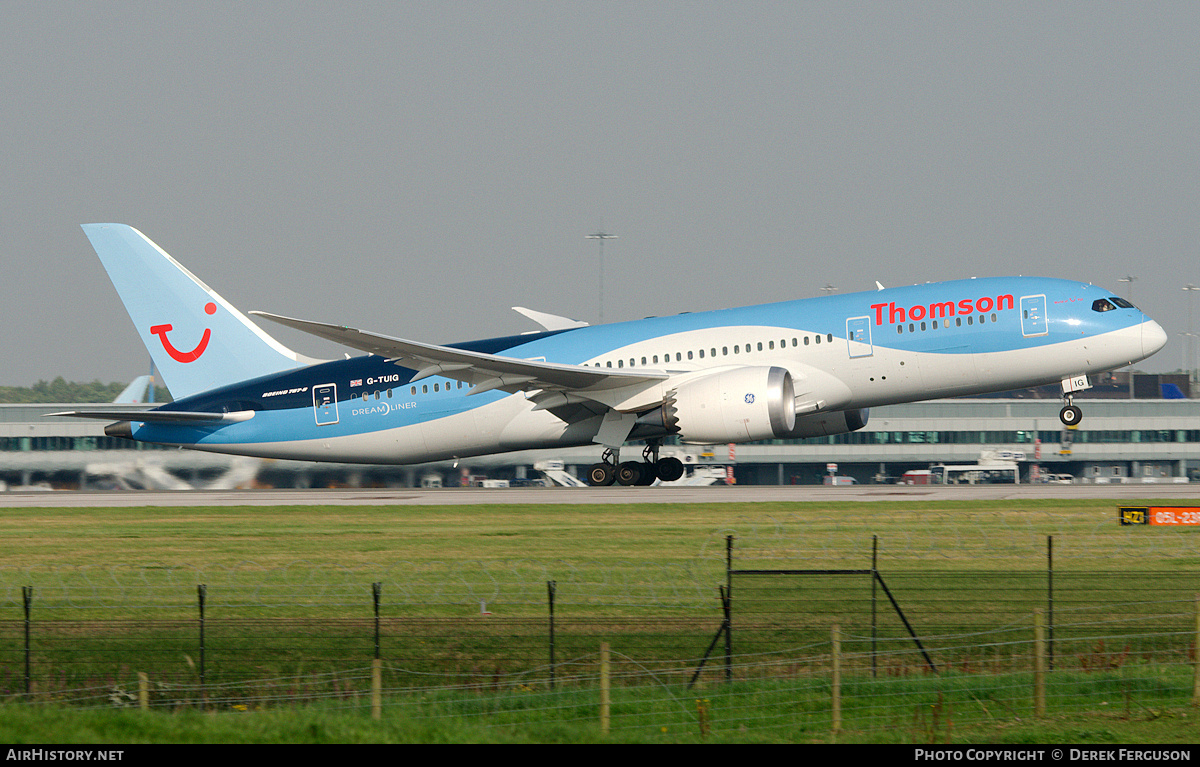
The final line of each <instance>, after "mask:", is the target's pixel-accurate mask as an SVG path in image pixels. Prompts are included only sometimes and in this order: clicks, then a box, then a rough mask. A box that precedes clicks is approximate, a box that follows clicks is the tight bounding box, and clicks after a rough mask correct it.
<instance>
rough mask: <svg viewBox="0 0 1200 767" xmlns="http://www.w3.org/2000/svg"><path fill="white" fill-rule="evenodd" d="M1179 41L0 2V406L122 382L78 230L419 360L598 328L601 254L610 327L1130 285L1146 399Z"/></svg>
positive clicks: (1186, 192)
mask: <svg viewBox="0 0 1200 767" xmlns="http://www.w3.org/2000/svg"><path fill="white" fill-rule="evenodd" d="M1197 40H1200V3H1196V2H1155V3H1133V2H1131V3H1121V4H1114V3H1105V2H1086V3H1074V2H1052V3H1051V2H1046V3H1018V2H999V3H977V2H961V3H954V2H948V3H925V2H902V3H901V2H896V3H889V2H868V3H853V2H841V1H840V2H832V3H824V2H766V3H762V2H736V3H728V2H713V3H709V2H645V1H643V2H620V1H619V0H605V1H604V2H520V1H516V2H399V1H397V2H386V3H372V2H353V3H344V2H329V1H325V2H314V3H302V2H286V3H278V2H233V3H214V2H187V3H163V2H145V3H135V2H124V1H121V0H115V1H114V0H106V1H105V2H83V1H72V2H61V1H58V2H56V1H53V0H51V1H50V2H47V1H46V0H40V1H39V2H23V1H21V0H6V1H5V2H4V3H2V4H0V140H2V141H3V142H4V151H3V153H2V154H0V185H2V187H3V190H4V195H3V204H2V205H0V222H2V227H0V258H2V259H3V266H4V271H3V279H2V280H0V313H2V314H0V350H2V357H0V359H2V360H3V367H2V368H0V385H28V384H30V383H33V382H34V381H36V380H38V379H40V378H46V379H49V378H53V377H54V376H57V375H62V376H65V377H66V378H68V379H74V380H92V379H94V378H99V379H101V380H104V381H110V380H127V379H131V378H133V377H134V376H136V375H139V374H141V373H143V372H144V371H145V369H146V368H147V367H148V364H149V361H148V355H147V353H146V352H145V351H144V349H143V348H142V345H141V343H140V342H139V341H138V339H137V337H136V336H135V334H134V331H133V328H132V325H131V323H130V321H129V320H128V318H127V316H126V315H125V312H124V309H123V308H122V306H121V304H120V301H119V300H118V298H117V296H116V294H115V292H114V290H113V288H112V286H111V284H110V283H109V282H108V279H107V277H106V276H105V274H104V272H103V270H102V268H101V266H100V264H99V261H98V260H97V259H96V257H95V254H94V253H93V252H92V250H91V248H90V246H89V245H88V242H87V239H86V238H85V237H84V235H83V233H82V231H81V230H80V229H79V224H81V223H86V222H94V221H116V222H122V223H127V224H130V225H132V226H135V227H137V228H138V229H140V230H142V231H143V232H144V233H145V234H146V235H147V236H149V237H150V238H151V239H153V240H154V241H155V242H157V243H158V244H159V245H160V246H162V247H163V248H164V249H165V250H166V251H167V252H169V253H171V254H172V255H173V256H175V257H176V258H177V259H178V260H179V261H181V262H182V263H184V264H185V265H186V266H188V267H189V268H190V269H191V270H192V271H194V272H195V273H196V274H197V275H199V276H200V277H201V278H202V279H204V280H205V281H206V282H207V283H208V284H209V285H211V286H212V287H213V288H215V289H216V290H217V291H218V292H220V293H221V294H222V295H224V296H225V297H226V298H227V299H229V300H230V301H231V302H232V303H233V304H234V305H236V306H238V307H239V308H241V309H243V310H247V309H263V310H267V311H272V312H278V313H281V314H290V315H293V316H300V317H305V318H310V319H316V320H324V321H331V322H338V323H344V324H349V325H355V326H357V327H362V328H365V329H368V330H374V331H378V332H381V333H386V334H389V335H396V336H401V337H406V338H412V339H416V340H422V341H430V342H449V341H458V340H467V339H471V338H483V337H488V336H495V335H506V334H509V333H515V332H521V331H525V330H531V329H533V328H534V327H535V326H534V325H533V324H532V323H530V322H529V321H528V320H526V319H524V318H522V317H520V316H519V315H517V314H515V313H514V312H512V311H511V310H510V308H509V307H511V306H514V305H524V306H529V307H531V308H535V309H540V310H543V311H547V312H552V313H556V314H562V315H567V316H572V317H576V318H579V319H585V320H588V321H592V322H594V321H596V319H597V315H598V311H599V307H598V292H599V291H598V286H597V265H598V248H597V244H596V242H595V241H592V240H587V239H585V236H586V235H587V234H589V233H591V232H594V231H596V229H597V228H598V227H599V226H601V224H603V227H604V228H605V229H606V230H608V231H611V232H612V233H614V234H616V235H618V236H619V239H617V240H611V241H609V242H608V243H607V245H606V247H605V251H604V256H605V258H604V260H605V285H604V317H605V319H606V320H608V321H614V320H622V319H630V318H637V317H642V316H645V315H650V314H670V313H676V312H680V311H698V310H703V309H710V308H719V307H725V306H735V305H742V304H750V303H761V302H766V301H776V300H783V299H788V298H794V297H807V296H814V295H820V292H821V290H820V289H821V288H822V287H823V286H825V285H826V284H832V285H835V286H837V287H838V288H839V289H840V290H842V291H845V292H848V291H852V290H865V289H870V288H872V287H873V285H874V280H879V281H881V282H883V283H884V284H885V285H901V284H912V283H917V282H925V281H931V280H940V279H949V278H958V277H971V276H987V275H999V274H1042V275H1048V276H1064V277H1072V278H1078V279H1082V280H1085V281H1089V282H1095V283H1098V284H1101V285H1106V286H1108V287H1109V288H1111V289H1112V290H1113V291H1114V292H1118V293H1120V294H1121V295H1125V296H1128V295H1129V294H1130V287H1131V286H1130V284H1129V283H1120V282H1118V280H1119V279H1120V278H1123V277H1125V276H1127V275H1132V276H1134V277H1136V278H1137V279H1136V281H1135V282H1133V283H1132V292H1133V300H1134V301H1135V303H1138V304H1139V305H1141V306H1142V307H1143V308H1144V309H1145V310H1147V311H1148V312H1149V313H1150V314H1151V315H1152V316H1154V317H1155V318H1156V319H1158V320H1159V321H1160V322H1162V323H1163V325H1164V326H1165V327H1166V328H1167V330H1168V332H1170V333H1171V334H1172V340H1171V344H1170V345H1169V346H1168V347H1167V348H1166V349H1164V350H1163V351H1162V352H1160V353H1159V354H1158V355H1157V357H1155V358H1153V359H1152V360H1149V361H1148V362H1147V363H1143V365H1142V367H1143V369H1148V370H1173V369H1176V368H1178V367H1179V366H1180V365H1181V364H1182V362H1183V358H1182V339H1181V338H1180V337H1178V336H1177V335H1176V334H1177V333H1179V332H1182V331H1185V330H1187V323H1188V299H1189V297H1191V296H1192V294H1189V293H1187V292H1185V291H1183V290H1181V287H1182V286H1183V285H1185V284H1187V283H1197V284H1200V258H1198V253H1200V85H1198V84H1200V48H1198V47H1197ZM1198 300H1200V299H1198ZM1195 322H1196V324H1197V326H1200V306H1198V307H1196V319H1195ZM268 332H271V333H272V334H275V335H276V336H277V337H279V338H280V339H281V340H283V341H284V342H285V343H287V344H288V345H290V346H292V347H293V348H295V349H297V350H298V351H301V352H304V353H307V354H311V355H320V356H336V355H338V354H340V352H341V350H340V349H339V348H338V347H332V346H329V345H327V344H324V343H323V342H318V341H316V340H315V339H309V338H308V337H306V336H303V335H300V334H296V333H293V332H292V331H288V330H286V329H282V328H276V327H270V328H268Z"/></svg>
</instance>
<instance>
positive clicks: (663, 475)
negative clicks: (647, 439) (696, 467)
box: [587, 442, 683, 487]
mask: <svg viewBox="0 0 1200 767" xmlns="http://www.w3.org/2000/svg"><path fill="white" fill-rule="evenodd" d="M659 447H660V445H659V444H658V443H653V442H652V443H650V444H648V445H646V449H645V450H643V451H642V460H640V461H626V462H624V463H618V461H620V452H619V451H618V450H613V449H611V448H606V449H605V451H604V455H603V460H601V461H600V463H594V464H592V465H591V466H590V467H588V472H587V482H588V484H589V485H591V486H592V487H603V486H607V485H611V484H612V483H613V482H616V483H617V484H620V485H626V486H646V485H653V484H654V480H656V479H658V480H661V481H663V482H674V481H675V480H677V479H679V478H680V477H682V476H683V461H681V460H679V459H678V458H670V457H668V458H661V459H660V458H659V457H658V448H659Z"/></svg>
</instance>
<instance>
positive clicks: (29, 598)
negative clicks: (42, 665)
mask: <svg viewBox="0 0 1200 767" xmlns="http://www.w3.org/2000/svg"><path fill="white" fill-rule="evenodd" d="M21 597H22V599H23V600H24V602H25V694H26V695H28V694H29V693H31V692H33V669H32V666H31V662H32V661H31V653H32V647H31V645H30V642H29V629H30V613H31V611H32V610H33V586H22V587H21Z"/></svg>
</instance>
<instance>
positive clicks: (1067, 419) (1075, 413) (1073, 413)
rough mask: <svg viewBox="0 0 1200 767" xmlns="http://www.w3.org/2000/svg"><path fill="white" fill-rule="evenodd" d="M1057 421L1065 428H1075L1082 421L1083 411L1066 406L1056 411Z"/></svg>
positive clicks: (1076, 407)
mask: <svg viewBox="0 0 1200 767" xmlns="http://www.w3.org/2000/svg"><path fill="white" fill-rule="evenodd" d="M1058 420H1060V421H1062V422H1063V424H1064V425H1066V426H1075V425H1076V424H1078V423H1079V422H1080V421H1082V420H1083V411H1082V410H1080V409H1079V407H1078V406H1076V405H1067V406H1066V407H1064V408H1063V409H1062V410H1060V411H1058Z"/></svg>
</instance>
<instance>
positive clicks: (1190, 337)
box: [1183, 282, 1200, 383]
mask: <svg viewBox="0 0 1200 767" xmlns="http://www.w3.org/2000/svg"><path fill="white" fill-rule="evenodd" d="M1183 289H1184V290H1186V291H1187V294H1188V324H1187V344H1186V347H1185V353H1186V354H1187V356H1188V357H1189V359H1188V360H1186V361H1185V362H1184V368H1185V369H1186V370H1187V373H1188V382H1189V383H1190V382H1191V381H1192V380H1193V379H1194V377H1195V376H1193V371H1194V369H1195V367H1196V354H1195V352H1196V334H1195V333H1193V332H1192V296H1194V295H1195V294H1196V291H1197V290H1200V288H1198V287H1196V286H1195V285H1193V284H1191V283H1190V282H1189V283H1188V284H1187V285H1184V286H1183Z"/></svg>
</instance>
